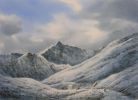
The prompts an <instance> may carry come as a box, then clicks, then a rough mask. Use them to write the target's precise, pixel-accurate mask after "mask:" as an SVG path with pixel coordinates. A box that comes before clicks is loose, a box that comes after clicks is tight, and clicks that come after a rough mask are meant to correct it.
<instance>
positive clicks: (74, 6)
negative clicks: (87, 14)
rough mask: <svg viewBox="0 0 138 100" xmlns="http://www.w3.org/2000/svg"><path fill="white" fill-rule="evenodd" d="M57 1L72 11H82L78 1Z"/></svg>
mask: <svg viewBox="0 0 138 100" xmlns="http://www.w3.org/2000/svg"><path fill="white" fill-rule="evenodd" d="M59 1H60V2H63V3H65V4H66V5H68V6H69V7H71V8H72V9H73V10H74V11H80V10H82V6H81V4H80V2H79V0H59Z"/></svg>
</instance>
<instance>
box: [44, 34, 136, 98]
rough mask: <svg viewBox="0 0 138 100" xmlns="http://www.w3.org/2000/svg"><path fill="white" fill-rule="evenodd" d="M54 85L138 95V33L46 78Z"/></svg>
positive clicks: (47, 82) (45, 81)
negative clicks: (70, 85)
mask: <svg viewBox="0 0 138 100" xmlns="http://www.w3.org/2000/svg"><path fill="white" fill-rule="evenodd" d="M43 83H46V84H49V85H51V86H53V87H56V88H59V87H62V88H68V85H69V84H70V83H72V85H73V86H74V87H76V88H78V87H79V88H80V87H81V88H84V87H85V88H90V87H91V86H94V87H97V88H105V89H109V88H110V89H113V90H116V91H119V92H122V93H124V94H126V95H130V96H133V97H137V98H138V33H135V34H133V35H131V36H128V37H125V38H122V39H120V40H116V41H114V42H112V43H110V44H109V45H108V46H107V47H106V48H105V49H103V50H102V51H101V52H100V53H99V54H97V55H96V56H94V57H92V58H90V59H88V60H86V61H84V62H83V63H81V64H79V65H76V66H75V67H73V68H69V69H67V70H63V71H62V72H59V73H56V74H54V75H52V76H50V77H49V78H48V79H46V80H44V81H43Z"/></svg>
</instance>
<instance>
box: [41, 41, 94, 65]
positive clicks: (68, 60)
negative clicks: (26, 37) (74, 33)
mask: <svg viewBox="0 0 138 100" xmlns="http://www.w3.org/2000/svg"><path fill="white" fill-rule="evenodd" d="M42 55H43V56H44V57H45V58H46V59H47V60H48V61H50V62H53V63H56V64H70V65H76V64H79V63H80V62H82V61H84V60H86V59H88V58H89V57H91V56H92V55H90V54H88V53H87V52H86V50H82V49H80V48H77V47H72V46H68V45H64V44H62V43H61V42H58V43H57V44H56V45H55V46H53V47H51V48H49V49H48V50H47V51H45V52H44V53H42Z"/></svg>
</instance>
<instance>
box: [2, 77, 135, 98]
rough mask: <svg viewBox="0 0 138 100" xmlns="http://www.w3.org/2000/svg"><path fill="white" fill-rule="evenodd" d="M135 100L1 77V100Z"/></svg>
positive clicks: (120, 95)
mask: <svg viewBox="0 0 138 100" xmlns="http://www.w3.org/2000/svg"><path fill="white" fill-rule="evenodd" d="M99 99H100V100H111V99H112V100H134V99H132V98H129V97H127V96H125V95H123V94H122V93H119V92H115V91H111V90H103V89H79V90H76V89H70V90H57V89H53V88H51V87H49V86H47V85H45V84H42V83H40V82H38V81H35V80H33V79H29V78H9V77H4V76H1V75H0V100H99Z"/></svg>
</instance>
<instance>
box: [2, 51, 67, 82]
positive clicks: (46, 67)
mask: <svg viewBox="0 0 138 100" xmlns="http://www.w3.org/2000/svg"><path fill="white" fill-rule="evenodd" d="M4 63H5V64H1V66H0V74H2V75H7V76H12V77H30V78H34V79H37V80H42V79H44V78H47V77H49V76H50V75H52V74H54V73H56V72H57V71H60V70H62V69H65V68H67V67H68V66H65V65H60V66H59V65H58V66H56V65H55V64H52V63H49V62H48V61H46V59H45V58H44V57H42V56H41V55H37V54H32V53H26V54H24V55H23V56H21V57H19V58H17V59H13V58H12V59H11V60H10V62H7V61H4Z"/></svg>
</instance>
